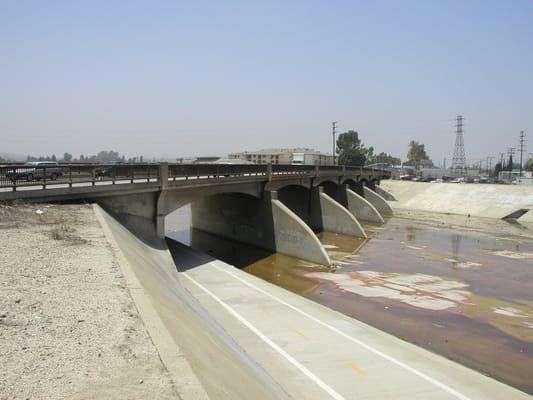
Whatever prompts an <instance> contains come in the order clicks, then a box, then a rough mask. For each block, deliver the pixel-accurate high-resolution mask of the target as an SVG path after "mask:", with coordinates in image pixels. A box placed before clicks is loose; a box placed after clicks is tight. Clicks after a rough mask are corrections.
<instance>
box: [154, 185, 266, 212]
mask: <svg viewBox="0 0 533 400" xmlns="http://www.w3.org/2000/svg"><path fill="white" fill-rule="evenodd" d="M262 192H263V190H262V188H261V184H259V183H248V184H242V183H240V184H220V185H206V186H204V187H195V188H192V189H190V190H179V191H178V190H169V191H166V192H163V193H161V195H160V196H159V199H158V214H159V215H168V214H170V213H172V212H173V211H176V210H177V209H179V208H181V207H183V206H185V205H187V204H191V203H194V202H195V201H198V200H201V199H203V198H206V197H209V196H214V195H217V194H229V193H232V194H241V195H247V196H250V197H254V198H257V199H259V198H261V196H262Z"/></svg>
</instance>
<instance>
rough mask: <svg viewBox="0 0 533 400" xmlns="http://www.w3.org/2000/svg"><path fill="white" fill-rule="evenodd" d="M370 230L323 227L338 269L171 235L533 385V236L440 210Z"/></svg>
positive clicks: (192, 235) (494, 373)
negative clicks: (361, 233)
mask: <svg viewBox="0 0 533 400" xmlns="http://www.w3.org/2000/svg"><path fill="white" fill-rule="evenodd" d="M180 213H181V215H178V216H173V218H175V221H174V222H175V223H176V222H179V226H187V218H188V216H187V211H186V209H183V210H180ZM447 226H450V227H452V228H447ZM364 228H365V230H366V231H367V233H368V235H369V238H368V239H367V240H364V239H354V238H350V237H346V236H342V235H338V234H331V233H322V234H319V237H320V239H321V241H322V243H323V244H324V246H325V248H326V249H327V251H328V253H329V256H330V257H331V259H332V260H334V262H335V266H334V268H333V271H332V270H330V269H327V268H324V267H322V266H319V265H314V264H312V263H309V262H305V261H302V260H298V259H295V258H292V257H288V256H285V255H282V254H278V253H274V254H271V253H268V252H265V251H263V250H259V249H256V248H252V247H250V246H246V245H242V244H240V243H235V242H229V241H227V240H224V239H220V238H217V237H215V236H213V235H209V234H206V233H203V232H198V231H192V232H189V231H188V230H185V231H184V230H182V231H179V232H174V233H172V234H170V237H172V238H174V239H176V240H178V241H181V242H185V243H190V244H192V247H194V248H196V249H197V250H198V251H200V252H202V253H203V254H209V255H211V256H213V257H214V258H218V259H221V260H224V261H226V262H228V263H229V264H232V265H236V266H238V267H240V268H242V269H243V270H244V271H246V272H248V273H249V274H252V275H255V276H257V277H260V278H262V279H264V280H266V281H268V282H271V283H274V284H276V285H277V286H280V287H283V288H286V289H288V290H290V291H293V292H295V293H298V294H300V295H303V296H304V297H307V298H308V299H311V300H313V301H315V302H317V303H320V304H323V305H326V306H327V307H329V308H331V309H334V310H337V311H339V312H341V313H342V314H344V315H347V316H350V317H354V318H356V319H357V320H360V321H363V322H366V323H369V324H370V325H373V326H375V327H377V328H379V329H381V330H383V331H386V332H389V333H391V334H393V335H395V336H397V337H399V338H401V339H402V340H404V341H408V342H411V343H414V344H416V345H419V346H421V347H424V348H426V349H428V350H431V351H433V352H435V353H438V354H441V355H443V356H445V357H447V358H450V359H452V360H455V361H457V362H459V363H461V364H463V365H466V366H468V367H470V368H473V369H475V370H478V371H481V372H482V373H484V374H486V375H489V376H491V377H493V378H496V379H498V380H500V381H502V382H505V383H507V384H509V385H512V386H515V387H517V388H519V389H521V390H523V391H525V392H528V393H533V379H532V378H531V377H532V376H533V354H532V351H533V350H532V342H533V239H531V238H529V237H527V236H524V231H523V230H522V229H521V228H520V227H515V226H513V225H510V224H508V223H506V222H503V221H494V220H483V219H479V220H476V219H472V218H471V219H468V220H467V219H466V218H465V217H453V216H447V217H445V216H435V215H434V214H419V215H416V218H413V215H412V214H411V213H409V214H408V213H403V212H399V213H398V214H397V216H395V217H392V218H389V219H388V220H387V222H386V224H385V225H376V224H370V223H365V224H364ZM243 301H244V300H243ZM296 335H299V334H298V333H297V334H296ZM304 336H305V334H304ZM331 340H333V338H331ZM328 343H329V342H328ZM356 365H357V364H356ZM474 398H475V396H474ZM491 398H493V397H491Z"/></svg>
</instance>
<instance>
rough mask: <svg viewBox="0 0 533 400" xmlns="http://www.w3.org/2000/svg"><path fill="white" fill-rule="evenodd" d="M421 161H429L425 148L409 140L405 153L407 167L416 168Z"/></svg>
mask: <svg viewBox="0 0 533 400" xmlns="http://www.w3.org/2000/svg"><path fill="white" fill-rule="evenodd" d="M422 160H429V157H428V155H427V154H426V149H425V146H424V145H423V144H421V143H418V142H417V141H415V140H411V141H410V142H409V150H408V151H407V162H408V163H409V165H412V166H413V167H416V168H418V167H420V162H421V161H422Z"/></svg>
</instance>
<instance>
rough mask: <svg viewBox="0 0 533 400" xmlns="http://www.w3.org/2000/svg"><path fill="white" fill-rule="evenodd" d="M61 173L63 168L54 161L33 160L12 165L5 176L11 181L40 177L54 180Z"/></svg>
mask: <svg viewBox="0 0 533 400" xmlns="http://www.w3.org/2000/svg"><path fill="white" fill-rule="evenodd" d="M62 175H63V168H61V167H60V166H59V164H58V163H57V162H55V161H33V162H27V163H26V164H24V165H21V166H19V167H14V168H13V169H12V170H10V171H8V172H7V173H6V174H5V176H6V178H8V179H10V180H11V181H13V182H14V181H18V180H26V181H28V182H31V181H34V180H37V181H39V180H41V179H44V178H46V179H50V180H52V181H55V180H56V179H57V178H59V177H60V176H62Z"/></svg>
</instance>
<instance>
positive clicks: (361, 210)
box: [335, 185, 385, 224]
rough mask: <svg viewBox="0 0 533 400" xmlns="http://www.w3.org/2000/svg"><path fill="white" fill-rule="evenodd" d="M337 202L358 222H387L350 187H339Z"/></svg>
mask: <svg viewBox="0 0 533 400" xmlns="http://www.w3.org/2000/svg"><path fill="white" fill-rule="evenodd" d="M335 198H336V200H337V201H338V202H339V203H340V204H342V205H343V206H344V207H345V208H346V209H347V210H348V211H349V212H350V213H352V215H353V216H354V217H355V218H357V219H358V220H363V221H370V222H375V223H378V224H383V223H384V222H385V221H384V220H383V217H382V216H381V214H380V213H379V211H378V210H376V208H375V207H374V206H373V205H372V203H370V202H369V201H368V200H367V199H365V198H364V197H362V196H360V195H358V194H357V193H355V192H354V191H353V190H351V189H350V185H339V187H338V190H337V196H336V197H335Z"/></svg>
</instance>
